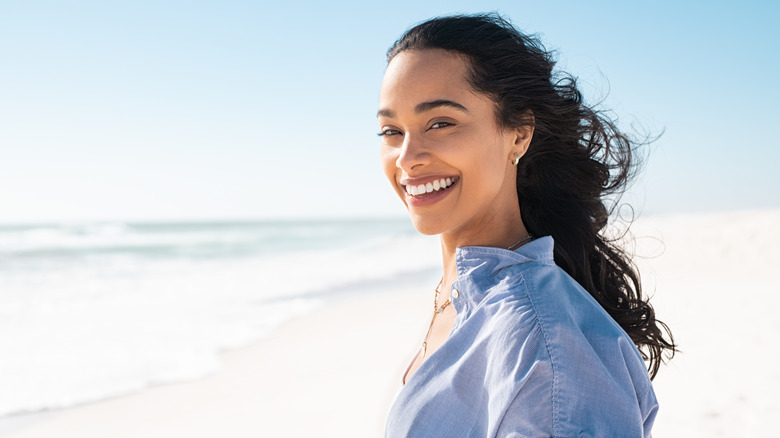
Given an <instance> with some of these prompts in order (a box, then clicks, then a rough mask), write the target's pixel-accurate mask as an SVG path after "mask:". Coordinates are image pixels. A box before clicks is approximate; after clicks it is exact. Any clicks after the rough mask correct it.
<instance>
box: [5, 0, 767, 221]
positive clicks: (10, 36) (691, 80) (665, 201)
mask: <svg viewBox="0 0 780 438" xmlns="http://www.w3.org/2000/svg"><path fill="white" fill-rule="evenodd" d="M486 11H498V12H499V13H501V14H502V15H503V16H505V17H506V18H508V19H510V20H511V21H512V23H514V25H515V26H516V27H518V28H519V29H521V30H522V31H523V32H526V33H532V34H537V35H538V36H539V37H540V38H541V39H542V41H543V42H544V44H545V46H546V47H547V48H548V49H552V50H555V51H556V53H557V57H558V67H559V68H560V69H561V70H564V71H567V72H569V73H571V74H573V75H574V76H577V77H578V79H579V82H580V85H581V87H582V91H583V92H584V94H585V96H586V99H587V100H588V101H590V102H599V101H601V102H602V107H604V108H609V109H611V110H612V114H613V115H615V116H616V117H618V120H619V124H620V126H621V127H623V128H624V129H626V130H628V131H629V132H632V130H633V132H639V133H643V132H644V133H650V134H661V135H660V137H659V138H658V140H657V141H655V142H653V143H652V144H650V145H648V146H646V147H644V148H643V152H644V154H645V155H646V160H645V161H646V164H645V168H644V172H643V173H642V174H641V175H640V177H639V178H638V179H637V180H636V182H635V184H634V185H633V187H632V189H631V191H630V192H629V193H628V194H627V195H626V197H625V198H624V199H625V200H626V201H628V202H630V203H631V204H632V205H633V206H634V210H635V211H636V212H637V214H639V215H654V214H675V213H692V212H702V211H726V210H735V209H761V208H777V207H780V172H778V171H777V170H776V169H777V167H778V166H777V163H780V141H778V136H777V135H776V134H775V133H774V128H775V127H776V126H778V116H780V110H778V102H780V81H778V79H777V78H778V77H780V56H778V53H780V27H778V26H777V24H776V23H777V22H778V21H779V20H780V6H778V3H777V2H770V1H766V2H750V1H747V2H741V3H739V4H738V5H737V4H736V3H734V2H728V3H727V2H704V1H701V2H696V1H690V2H672V1H659V2H643V3H639V2H617V1H615V2H602V1H589V2H578V1H571V2H552V1H551V2H539V1H533V2H531V1H518V0H512V1H495V2H490V1H480V2H477V1H473V0H472V1H457V0H451V1H446V2H444V1H427V2H420V1H396V2H382V3H378V2H368V1H361V2H358V1H355V2H296V1H286V2H273V3H270V2H259V1H238V0H220V1H211V2H205V1H167V0H158V1H124V2H120V1H106V0H102V1H86V0H85V1H77V2H61V1H1V2H0V222H2V223H21V222H54V221H77V220H149V221H167V220H251V219H269V218H323V217H329V218H338V217H403V216H404V215H405V211H404V208H403V206H402V204H401V202H400V200H398V199H397V198H396V195H395V194H394V193H393V191H392V190H391V188H390V186H389V184H388V182H387V181H386V180H385V178H384V176H383V174H382V172H381V170H380V166H379V139H378V137H377V136H376V135H375V134H376V132H377V131H378V126H377V122H376V110H377V105H378V97H379V86H380V83H381V79H382V74H383V71H384V68H385V52H386V50H387V48H388V47H389V46H390V45H391V44H392V43H393V41H394V40H395V39H397V38H398V37H399V36H400V35H401V34H402V33H403V31H404V30H406V29H407V28H409V27H411V26H412V25H414V24H416V23H418V22H420V21H423V20H425V19H426V18H430V17H433V16H439V15H447V14H452V13H470V12H486Z"/></svg>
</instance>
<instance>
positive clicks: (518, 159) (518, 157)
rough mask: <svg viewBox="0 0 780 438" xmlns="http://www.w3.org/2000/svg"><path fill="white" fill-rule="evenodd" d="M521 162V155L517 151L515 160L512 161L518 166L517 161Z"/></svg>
mask: <svg viewBox="0 0 780 438" xmlns="http://www.w3.org/2000/svg"><path fill="white" fill-rule="evenodd" d="M519 162H520V155H517V152H515V161H513V162H512V164H514V165H515V166H517V163H519Z"/></svg>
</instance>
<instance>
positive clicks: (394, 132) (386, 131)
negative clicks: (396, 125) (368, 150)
mask: <svg viewBox="0 0 780 438" xmlns="http://www.w3.org/2000/svg"><path fill="white" fill-rule="evenodd" d="M400 133H401V131H399V130H397V129H383V130H381V131H379V134H377V135H378V136H380V137H390V136H391V135H398V134H400Z"/></svg>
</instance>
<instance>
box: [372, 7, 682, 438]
mask: <svg viewBox="0 0 780 438" xmlns="http://www.w3.org/2000/svg"><path fill="white" fill-rule="evenodd" d="M553 65H554V62H553V61H552V59H551V57H550V55H549V54H548V53H547V52H546V51H545V50H544V49H543V48H542V46H541V44H540V43H539V42H538V41H536V40H534V39H531V38H529V37H527V36H525V35H522V34H521V33H519V32H518V31H517V30H516V29H514V28H513V27H512V26H511V25H510V24H509V23H508V22H506V21H505V20H503V19H502V18H500V17H497V16H494V15H476V16H455V17H444V18H437V19H433V20H430V21H427V22H425V23H423V24H420V25H418V26H416V27H414V28H412V29H411V30H409V31H408V32H407V33H406V34H404V36H402V37H401V39H399V40H398V41H397V42H396V43H395V44H394V45H393V47H392V48H391V49H390V51H389V52H388V66H387V70H386V72H385V76H384V80H383V82H382V90H381V95H380V109H379V111H378V113H377V116H378V120H379V125H380V133H379V135H380V136H381V137H382V146H381V158H382V165H383V169H384V172H385V175H386V176H387V178H388V180H389V181H390V184H391V186H392V187H393V189H394V190H395V192H396V193H397V194H398V196H399V197H400V198H401V200H402V201H403V203H404V205H405V206H406V208H407V210H408V212H409V215H410V217H411V219H412V222H413V224H414V226H415V227H416V228H417V230H418V231H420V232H421V233H423V234H437V235H439V236H440V240H441V248H442V264H443V267H442V279H441V281H440V283H439V285H438V286H437V287H436V289H435V293H434V312H433V317H432V319H431V323H430V327H429V330H428V332H427V334H426V335H425V338H424V341H423V343H422V347H421V348H420V352H419V353H418V354H417V356H416V357H415V358H414V359H412V361H411V363H410V364H409V367H408V369H407V371H406V373H405V375H404V376H403V382H404V384H405V386H404V388H403V389H402V391H401V392H400V393H399V395H398V397H397V399H396V401H395V403H394V405H393V407H392V409H391V412H390V415H389V418H388V422H387V432H386V433H387V435H388V436H405V437H409V436H420V437H427V436H502V437H503V436H618V435H619V436H648V435H649V434H650V429H651V428H652V424H653V420H654V418H655V413H656V411H657V406H658V405H657V402H656V399H655V395H654V393H653V389H652V385H651V383H650V378H651V377H653V376H655V374H656V373H657V371H658V367H659V364H660V361H661V358H662V354H663V353H664V352H668V353H669V355H670V356H671V355H672V354H673V352H674V350H675V345H674V342H673V341H672V340H671V334H670V333H669V331H668V329H667V328H666V326H665V325H664V324H663V323H661V322H660V321H657V320H656V319H655V315H654V312H653V309H652V307H651V306H650V304H649V303H648V302H647V300H646V299H645V298H644V297H643V296H642V293H641V286H640V283H639V276H638V273H637V271H636V269H635V268H634V266H633V264H632V262H631V260H630V259H629V258H628V257H627V256H626V255H625V254H624V252H623V251H622V250H621V248H620V247H619V246H618V245H617V243H615V242H613V241H610V240H609V239H608V238H606V237H605V236H604V235H603V233H602V230H603V229H604V228H605V226H606V225H607V221H608V218H609V209H608V208H607V207H606V206H605V202H604V199H603V198H604V197H605V196H606V195H614V194H619V193H620V192H621V191H622V190H623V189H624V187H625V185H626V183H627V181H628V179H629V176H630V173H631V172H630V171H631V169H632V163H631V150H632V144H631V142H630V141H629V139H628V138H627V137H626V136H625V135H623V134H621V133H620V132H619V131H618V130H617V129H616V128H615V126H614V125H613V124H612V123H611V122H610V121H609V120H607V119H604V118H603V117H602V116H600V115H599V113H597V112H596V111H594V110H592V109H591V108H589V107H587V106H585V105H584V104H583V103H582V99H581V96H580V93H579V92H578V91H577V88H576V84H575V82H574V80H573V79H572V78H570V77H568V76H562V77H555V76H553V74H552V68H553ZM665 336H666V337H665ZM667 338H668V340H667ZM640 350H641V352H640ZM643 359H644V360H647V361H648V362H649V364H648V368H647V369H646V368H645V364H644V362H643ZM648 369H649V371H650V372H649V373H648Z"/></svg>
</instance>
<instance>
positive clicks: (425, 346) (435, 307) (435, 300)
mask: <svg viewBox="0 0 780 438" xmlns="http://www.w3.org/2000/svg"><path fill="white" fill-rule="evenodd" d="M443 281H444V278H443V277H442V279H441V280H439V284H438V285H437V286H436V293H435V294H434V296H433V316H432V317H431V325H429V326H428V333H426V334H425V340H424V341H423V343H422V358H423V359H425V353H426V352H427V351H428V337H429V336H430V335H431V330H433V323H434V322H436V315H438V314H440V313H442V312H444V309H446V308H447V306H449V305H450V304H451V303H452V301H450V299H449V298H447V301H445V302H444V304H442V305H441V307H439V292H440V291H441V283H442V282H443Z"/></svg>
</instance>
